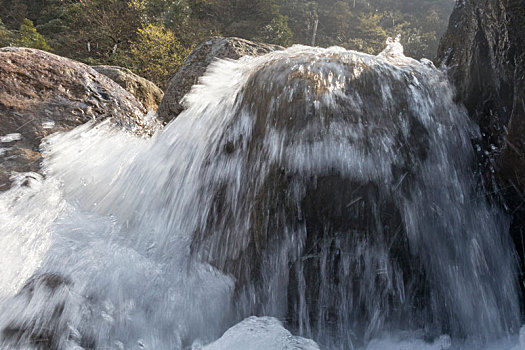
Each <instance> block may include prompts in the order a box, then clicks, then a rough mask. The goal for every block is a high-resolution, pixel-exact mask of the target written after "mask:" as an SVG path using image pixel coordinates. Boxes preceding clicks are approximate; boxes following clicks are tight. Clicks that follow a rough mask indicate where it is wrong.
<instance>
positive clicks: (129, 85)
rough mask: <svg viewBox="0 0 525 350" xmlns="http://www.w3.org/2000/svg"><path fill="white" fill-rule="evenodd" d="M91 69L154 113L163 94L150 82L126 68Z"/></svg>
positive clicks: (95, 67) (105, 67) (106, 67)
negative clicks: (108, 79) (111, 81)
mask: <svg viewBox="0 0 525 350" xmlns="http://www.w3.org/2000/svg"><path fill="white" fill-rule="evenodd" d="M93 69H94V70H96V71H97V72H99V73H100V74H104V75H105V76H106V77H108V78H110V79H111V80H113V81H114V82H115V83H117V84H119V85H120V86H122V87H123V88H124V89H126V91H128V92H129V93H131V94H132V95H133V96H135V97H136V98H137V100H139V102H140V103H142V105H143V106H144V107H145V108H146V109H147V110H148V111H156V110H157V108H158V106H159V103H160V101H161V100H162V97H163V96H164V92H162V90H161V89H160V88H159V87H158V86H157V85H155V84H153V83H152V82H151V81H149V80H147V79H144V78H142V77H140V76H138V75H136V74H135V73H133V72H132V71H130V70H129V69H127V68H123V67H117V66H93Z"/></svg>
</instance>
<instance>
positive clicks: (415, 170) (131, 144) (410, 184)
mask: <svg viewBox="0 0 525 350" xmlns="http://www.w3.org/2000/svg"><path fill="white" fill-rule="evenodd" d="M184 104H185V106H186V110H185V111H184V112H183V113H182V114H181V115H180V116H179V117H177V118H176V119H175V120H173V121H172V122H171V123H170V124H168V125H167V126H166V127H165V129H163V130H162V131H159V132H158V133H157V134H156V135H154V136H153V137H152V138H151V139H145V138H140V137H136V136H133V135H130V134H129V133H127V132H126V131H123V130H119V129H118V128H116V127H115V126H113V125H112V124H110V123H109V122H106V123H101V124H91V123H90V124H86V125H83V126H81V127H78V128H76V129H74V130H72V131H70V132H67V133H61V134H55V135H52V136H50V137H48V138H46V139H45V141H44V143H43V144H42V149H43V152H44V155H45V158H44V164H43V168H44V175H45V178H42V177H40V176H39V175H38V174H18V175H17V176H18V180H17V183H18V185H15V186H13V188H12V189H11V190H9V191H7V192H5V193H3V194H0V213H1V215H0V242H1V243H2V247H3V254H2V255H1V256H0V286H1V288H0V344H1V348H2V349H158V350H163V349H200V348H202V349H209V350H211V349H236V348H238V349H249V348H253V349H263V348H265V347H264V346H267V347H266V348H268V349H277V348H279V349H285V348H286V349H317V348H318V346H319V347H320V348H323V349H325V348H326V349H360V348H368V349H370V350H371V349H397V348H400V349H401V348H402V349H406V348H411V349H447V348H450V346H456V347H458V348H459V347H461V348H465V349H470V348H476V349H477V348H480V347H484V346H490V344H492V342H495V341H501V342H503V343H505V344H506V345H505V346H507V349H510V347H511V346H513V345H514V344H515V343H516V341H517V340H516V339H517V338H516V337H517V335H516V334H517V332H518V330H519V325H520V324H519V321H520V319H519V316H520V314H519V302H518V288H517V281H516V278H515V273H516V261H515V260H514V259H515V257H514V255H513V247H512V244H511V241H510V239H509V237H508V233H507V230H508V220H507V218H506V216H505V215H504V214H503V213H502V212H501V211H500V210H499V209H497V208H495V207H493V206H492V205H491V204H490V203H488V202H487V201H486V199H485V198H484V196H483V195H482V192H481V191H480V190H479V189H478V187H477V186H478V185H477V180H476V178H475V176H474V173H475V172H474V168H475V159H474V152H473V150H472V146H471V140H472V139H474V138H476V137H479V135H478V134H479V131H478V129H477V127H476V126H475V125H474V124H473V123H472V122H470V121H469V119H468V116H467V114H466V111H465V109H464V107H462V106H460V105H458V104H456V103H455V102H454V100H453V91H452V90H451V87H450V86H449V84H448V82H447V79H446V75H445V73H444V72H442V71H440V70H438V69H436V68H435V67H434V66H433V65H432V64H431V63H430V62H429V61H426V60H422V61H416V60H413V59H411V58H407V57H405V56H404V55H403V50H402V47H401V45H400V44H399V43H398V42H397V41H392V42H389V44H388V47H387V48H386V49H385V51H383V52H382V53H381V54H380V55H378V56H371V55H366V54H363V53H358V52H355V51H347V50H344V49H342V48H329V49H322V48H311V47H305V46H294V47H292V48H289V49H287V50H284V51H280V52H274V53H270V54H268V55H265V56H261V57H257V58H253V57H245V58H242V59H240V60H238V61H231V60H221V61H217V62H215V63H214V64H212V66H210V68H209V69H208V71H207V73H206V75H205V76H204V77H203V78H202V79H201V81H200V84H199V85H196V86H194V88H193V90H192V92H191V93H190V94H189V95H187V96H186V97H185V100H184ZM250 316H255V317H250ZM248 317H250V318H248ZM243 320H244V321H243ZM241 321H242V322H241ZM230 327H232V328H231V329H230V330H228V328H230ZM285 328H286V329H285ZM227 330H228V331H227ZM225 332H226V333H225ZM223 333H224V336H223V337H222V338H221V339H219V340H217V339H218V338H220V337H221V335H223ZM292 334H294V335H292ZM310 339H313V341H315V342H316V343H317V344H318V345H316V344H315V343H314V342H313V341H312V340H310ZM214 341H216V342H215V343H212V342H214ZM209 343H212V344H210V345H206V344H209ZM503 343H500V344H503ZM236 344H237V345H236ZM239 344H241V345H239ZM242 344H244V345H242ZM265 344H266V345H265ZM407 344H408V345H407ZM487 344H488V345H487ZM236 346H237V347H236Z"/></svg>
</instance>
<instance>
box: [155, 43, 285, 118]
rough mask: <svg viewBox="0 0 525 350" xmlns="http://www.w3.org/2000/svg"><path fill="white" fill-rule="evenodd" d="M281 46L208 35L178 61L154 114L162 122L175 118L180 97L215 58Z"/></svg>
mask: <svg viewBox="0 0 525 350" xmlns="http://www.w3.org/2000/svg"><path fill="white" fill-rule="evenodd" d="M281 49H283V48H282V47H281V46H277V45H269V44H262V43H255V42H252V41H249V40H244V39H240V38H220V37H217V38H212V39H210V40H208V41H206V42H205V43H203V44H201V45H200V46H198V47H197V48H196V49H195V50H194V51H193V52H192V53H191V55H189V56H188V57H187V58H186V59H185V60H184V63H183V64H182V67H181V68H180V70H179V72H178V73H177V74H175V76H174V77H173V78H172V79H171V81H170V83H169V85H168V89H167V90H166V93H165V95H164V99H163V100H162V102H161V103H160V105H159V109H158V118H159V119H160V120H162V121H163V122H164V123H168V122H169V121H170V120H172V119H174V118H176V117H177V116H178V115H179V114H180V113H181V112H182V111H183V110H184V107H183V105H182V104H181V99H182V98H183V97H184V95H186V94H187V93H188V92H189V91H190V90H191V87H192V86H193V85H195V84H196V83H198V80H199V78H200V77H201V76H202V75H203V74H204V73H205V72H206V68H208V66H209V65H210V63H212V62H213V61H214V60H215V59H217V58H229V59H234V60H236V59H238V58H240V57H242V56H259V55H264V54H267V53H269V52H272V51H275V50H281Z"/></svg>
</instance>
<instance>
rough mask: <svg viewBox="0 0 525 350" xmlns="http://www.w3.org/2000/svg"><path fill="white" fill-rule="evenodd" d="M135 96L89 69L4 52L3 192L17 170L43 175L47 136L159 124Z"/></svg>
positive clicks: (28, 52)
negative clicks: (104, 125)
mask: <svg viewBox="0 0 525 350" xmlns="http://www.w3.org/2000/svg"><path fill="white" fill-rule="evenodd" d="M145 114H146V110H145V109H144V107H143V106H142V105H141V104H140V103H139V102H138V101H137V100H136V98H135V97H133V96H132V95H131V94H130V93H129V92H127V91H126V90H124V89H123V88H122V87H120V86H119V85H118V84H117V83H115V82H114V81H112V80H111V79H109V78H107V77H106V76H104V75H102V74H99V73H97V72H96V71H95V70H94V69H92V68H90V67H89V66H87V65H85V64H82V63H79V62H76V61H73V60H70V59H67V58H64V57H60V56H56V55H53V54H51V53H48V52H44V51H40V50H35V49H27V48H14V47H12V48H3V49H0V190H7V189H8V188H9V187H10V186H11V183H10V181H9V177H10V176H11V174H12V172H13V171H14V172H38V171H39V170H40V161H41V157H42V156H41V154H40V151H39V145H40V142H41V140H42V138H44V137H46V136H48V135H50V134H52V133H54V132H57V131H66V130H70V129H72V128H74V127H76V126H78V125H81V124H84V123H86V122H88V121H101V120H104V119H106V118H111V119H112V120H113V121H114V122H115V123H117V124H118V125H121V126H122V127H125V128H127V129H129V130H131V131H133V132H135V133H138V134H142V135H150V134H152V133H153V132H154V131H155V130H156V129H157V128H158V127H159V125H160V124H159V123H158V122H157V121H156V120H154V119H152V118H150V117H146V115H145Z"/></svg>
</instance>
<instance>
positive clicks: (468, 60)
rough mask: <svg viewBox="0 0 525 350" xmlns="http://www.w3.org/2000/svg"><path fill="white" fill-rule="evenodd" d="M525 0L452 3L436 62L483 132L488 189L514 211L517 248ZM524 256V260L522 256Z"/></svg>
mask: <svg viewBox="0 0 525 350" xmlns="http://www.w3.org/2000/svg"><path fill="white" fill-rule="evenodd" d="M524 33H525V1H523V0H463V1H459V2H457V4H456V7H455V9H454V12H453V13H452V16H451V18H450V24H449V28H448V31H447V33H446V34H445V36H444V37H443V39H442V41H441V44H440V49H439V57H438V63H440V64H444V65H446V66H448V67H449V73H450V77H451V80H452V82H453V83H454V84H455V86H456V89H457V99H458V100H460V101H461V102H463V103H464V104H465V106H466V107H467V109H468V111H469V114H470V117H471V118H472V119H473V120H474V121H476V122H477V123H478V124H479V126H480V128H481V131H482V133H483V139H482V140H481V141H480V144H479V145H478V148H479V155H480V157H479V158H480V163H481V166H482V170H483V172H484V174H485V175H486V176H484V180H485V181H486V183H487V185H488V186H487V187H488V189H489V191H490V192H491V193H492V192H494V193H498V194H499V195H500V196H498V199H501V200H502V201H503V204H504V206H505V207H506V209H507V210H508V211H509V213H511V214H512V215H513V222H512V224H511V233H512V235H513V237H514V241H515V244H516V245H517V248H518V251H520V252H522V251H523V248H524V243H523V242H524V241H523V233H525V35H524ZM522 261H523V260H522Z"/></svg>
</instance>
